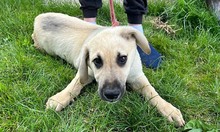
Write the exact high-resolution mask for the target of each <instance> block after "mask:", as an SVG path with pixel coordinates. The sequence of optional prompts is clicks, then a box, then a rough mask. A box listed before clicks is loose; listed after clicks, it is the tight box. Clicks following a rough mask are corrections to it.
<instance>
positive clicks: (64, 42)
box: [32, 12, 185, 126]
mask: <svg viewBox="0 0 220 132" xmlns="http://www.w3.org/2000/svg"><path fill="white" fill-rule="evenodd" d="M32 38H33V40H34V46H35V47H36V48H37V49H40V50H42V51H45V52H46V53H48V54H50V55H55V56H59V57H60V58H62V59H64V60H66V61H67V62H68V63H70V64H72V65H73V66H74V67H75V68H76V69H78V71H77V74H76V76H75V78H74V79H73V80H72V81H71V82H70V83H69V84H68V86H67V87H66V88H65V89H64V90H62V91H61V92H59V93H57V94H55V95H53V96H52V97H50V98H49V99H48V101H47V103H46V108H47V109H49V108H51V109H55V110H56V111H61V110H62V109H63V108H65V107H66V106H67V105H68V104H69V103H70V102H71V101H73V99H74V98H76V97H77V96H78V95H79V94H80V91H81V89H82V88H83V87H84V86H85V85H87V84H89V83H91V82H92V81H93V80H96V82H97V83H98V94H99V96H100V97H101V99H103V100H105V101H108V102H115V101H118V100H119V99H120V98H122V96H123V94H124V93H125V90H126V83H128V84H129V86H131V88H132V89H133V90H135V91H137V92H139V93H140V94H142V95H143V96H144V97H145V98H146V100H149V102H150V103H151V104H152V105H153V106H156V108H157V109H158V111H159V112H160V113H161V114H162V115H163V116H164V117H166V118H167V119H168V120H169V121H170V122H175V123H176V124H177V125H178V126H183V125H184V124H185V121H184V119H183V116H182V114H181V112H180V110H179V109H177V108H176V107H174V106H173V105H172V104H170V103H168V102H167V101H165V100H164V99H162V98H161V97H160V96H159V94H158V93H157V92H156V91H155V89H154V88H153V86H152V85H151V84H150V83H149V81H148V79H147V78H146V76H145V75H144V73H143V71H142V64H141V60H140V56H139V53H138V51H137V45H138V46H139V47H140V48H141V49H142V50H143V51H144V52H145V53H147V54H150V51H151V50H150V47H149V44H148V40H147V38H146V37H145V36H144V35H143V34H142V33H140V32H139V31H138V30H136V29H134V28H132V27H129V26H118V27H103V26H100V25H95V24H91V23H88V22H85V21H83V20H81V19H78V18H76V17H71V16H68V15H65V14H61V13H52V12H51V13H43V14H40V15H38V16H37V17H36V18H35V21H34V31H33V34H32Z"/></svg>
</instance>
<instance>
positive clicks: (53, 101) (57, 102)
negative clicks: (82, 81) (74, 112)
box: [46, 91, 73, 111]
mask: <svg viewBox="0 0 220 132" xmlns="http://www.w3.org/2000/svg"><path fill="white" fill-rule="evenodd" d="M71 101H73V98H72V96H71V94H70V93H67V92H65V91H61V92H59V93H57V94H55V95H54V96H52V97H50V98H49V99H48V101H47V103H46V109H54V110H55V111H61V110H62V109H63V108H65V107H66V106H67V105H69V104H70V102H71Z"/></svg>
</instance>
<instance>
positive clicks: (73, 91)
mask: <svg viewBox="0 0 220 132" xmlns="http://www.w3.org/2000/svg"><path fill="white" fill-rule="evenodd" d="M90 82H92V78H89V79H88V81H87V82H86V83H84V84H81V83H80V79H79V74H78V73H77V74H76V76H75V78H74V79H73V80H72V81H71V82H70V84H68V86H67V87H66V88H65V89H64V90H62V91H61V92H59V93H57V94H55V95H53V96H52V97H50V98H49V99H48V101H47V103H46V109H55V110H56V111H61V110H62V109H63V108H65V107H66V106H67V105H69V103H70V102H71V101H73V99H74V98H75V97H77V96H78V95H79V94H80V91H81V89H82V88H83V87H84V86H85V85H86V84H88V83H90Z"/></svg>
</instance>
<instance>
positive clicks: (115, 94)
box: [79, 26, 150, 102]
mask: <svg viewBox="0 0 220 132" xmlns="http://www.w3.org/2000/svg"><path fill="white" fill-rule="evenodd" d="M137 45H138V46H139V47H141V49H142V50H143V51H144V52H145V53H147V54H149V53H150V47H149V44H148V41H147V39H146V37H145V36H144V35H143V34H142V33H140V32H139V31H138V30H136V29H133V28H132V27H127V26H125V27H114V28H106V29H103V30H101V31H100V32H98V33H96V35H94V36H93V37H92V38H90V39H89V40H88V41H87V42H86V43H85V46H84V47H83V49H82V52H81V53H82V54H81V60H80V65H79V74H80V82H81V83H82V84H83V83H85V82H87V79H88V68H90V69H91V71H92V72H93V74H94V77H95V80H96V81H97V82H98V92H99V95H100V97H101V98H102V99H103V100H106V101H109V102H114V101H117V100H119V99H120V98H121V97H122V95H123V94H124V92H125V89H126V86H125V84H126V80H127V77H128V75H129V72H130V69H131V66H132V63H133V61H134V59H135V57H136V55H137V54H138V53H137V49H136V48H137Z"/></svg>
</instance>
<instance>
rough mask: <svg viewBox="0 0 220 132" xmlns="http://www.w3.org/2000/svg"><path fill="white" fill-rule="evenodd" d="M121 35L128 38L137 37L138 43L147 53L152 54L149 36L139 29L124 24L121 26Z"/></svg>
mask: <svg viewBox="0 0 220 132" xmlns="http://www.w3.org/2000/svg"><path fill="white" fill-rule="evenodd" d="M120 32H121V36H122V37H124V38H126V39H131V38H135V39H136V41H137V45H138V46H139V47H140V48H141V49H142V50H143V51H144V52H145V53H146V54H150V52H151V50H150V46H149V43H148V40H147V38H146V37H145V36H144V34H142V33H141V32H140V31H138V30H137V29H134V28H132V27H128V26H124V27H121V31H120Z"/></svg>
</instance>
